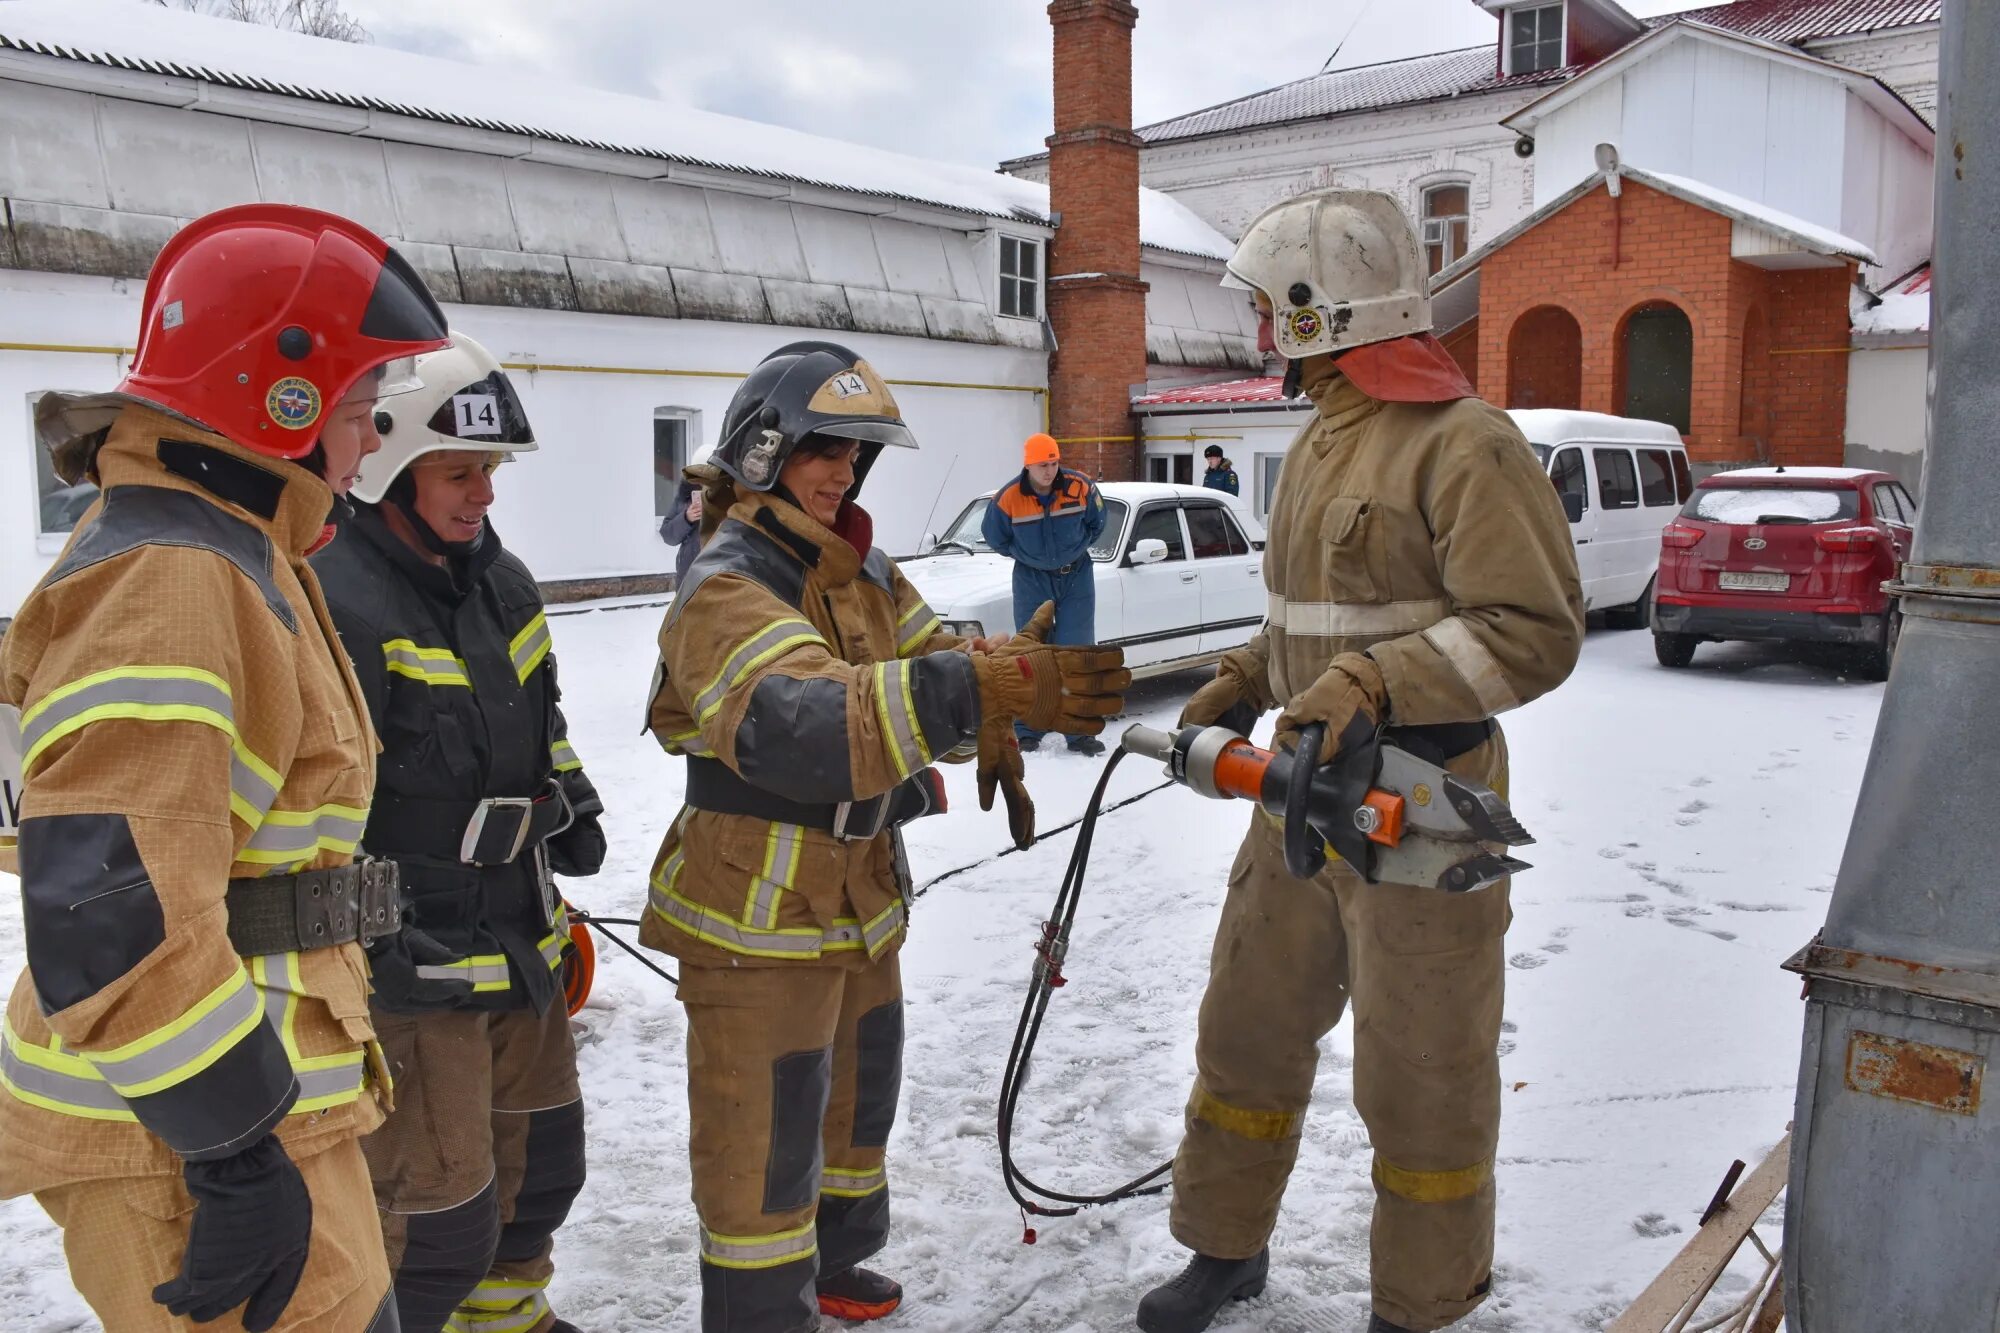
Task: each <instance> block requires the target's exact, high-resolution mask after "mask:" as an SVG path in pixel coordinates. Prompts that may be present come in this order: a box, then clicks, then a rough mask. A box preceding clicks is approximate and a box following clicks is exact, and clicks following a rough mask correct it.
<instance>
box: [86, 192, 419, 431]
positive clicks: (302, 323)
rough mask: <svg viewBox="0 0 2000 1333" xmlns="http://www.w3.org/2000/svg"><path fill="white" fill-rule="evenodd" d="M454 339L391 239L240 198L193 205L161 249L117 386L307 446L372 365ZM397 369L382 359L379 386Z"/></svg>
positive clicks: (328, 217) (203, 418)
mask: <svg viewBox="0 0 2000 1333" xmlns="http://www.w3.org/2000/svg"><path fill="white" fill-rule="evenodd" d="M446 340H447V331H446V327H445V318H444V312H443V311H442V310H440V309H438V304H437V302H436V301H434V300H432V299H431V294H430V292H429V291H428V290H426V289H425V287H424V283H423V279H422V278H421V277H419V276H418V275H417V272H416V270H415V269H413V268H411V267H410V264H409V261H408V260H406V259H404V258H403V257H402V256H401V255H399V254H397V253H396V252H395V251H394V250H393V249H391V248H390V247H389V243H388V242H387V241H384V240H383V239H382V238H381V237H379V236H377V235H375V233H373V232H371V231H369V230H368V229H367V228H366V227H363V226H361V225H359V224H358V223H354V222H350V221H348V220H347V219H346V218H342V217H336V216H334V215H333V214H331V213H322V212H319V211H318V210H316V209H311V208H299V207H297V206H295V205H292V204H243V205H240V206H238V207H235V208H225V209H222V210H220V211H219V212H215V213H210V214H208V215H207V216H206V217H200V218H196V219H195V220H194V221H193V222H190V223H189V224H188V225H187V226H185V227H183V228H182V229H181V230H180V232H179V233H178V234H176V235H175V236H174V238H173V239H172V240H170V241H168V242H167V245H166V248H165V249H163V250H161V251H160V256H159V258H158V259H156V260H154V261H153V269H152V272H151V273H150V274H149V275H148V276H147V278H146V300H145V305H144V308H143V312H142V323H141V326H140V329H139V350H138V354H137V355H136V356H134V357H133V359H132V369H131V371H130V372H128V373H127V374H126V376H125V380H124V382H123V383H122V384H120V385H119V386H118V388H119V391H120V392H121V393H128V394H131V395H132V396H133V397H135V398H143V399H145V400H147V401H148V402H153V403H157V404H159V405H160V406H162V407H166V408H171V409H172V410H174V411H176V412H179V413H181V414H182V415H183V416H187V417H192V418H193V419H194V420H196V421H199V422H201V423H202V424H203V425H205V426H207V427H209V428H210V429H211V430H214V431H215V432H216V433H218V434H220V435H224V436H227V437H228V438H229V439H232V440H234V441H236V443H238V444H240V445H242V446H243V447H244V448H246V449H254V450H256V451H257V452H258V453H260V454H269V455H271V456H273V457H276V458H303V457H304V456H305V455H307V454H309V453H311V452H312V450H313V446H314V445H315V444H316V443H317V442H318V440H319V429H318V428H319V426H320V423H321V421H322V420H323V418H324V417H325V415H326V412H327V409H329V408H331V407H332V406H333V405H334V404H335V403H338V402H340V401H341V400H342V399H343V398H345V397H347V395H348V393H349V392H350V391H351V390H352V389H353V388H354V387H355V385H356V384H358V383H359V382H360V381H361V378H362V376H364V375H366V374H368V373H369V372H370V371H372V370H375V369H377V368H379V367H385V366H387V365H388V363H390V362H392V361H395V360H397V359H398V358H402V357H414V356H415V355H416V354H417V353H419V352H428V351H431V350H433V349H435V348H439V347H443V346H444V345H445V343H446ZM397 378H398V377H396V376H395V375H394V373H393V372H385V374H384V376H383V383H382V386H381V392H383V393H390V392H395V391H396V390H397V389H398V388H400V387H403V386H402V385H401V384H400V383H392V382H391V381H392V380H395V379H397ZM409 387H414V385H411V386H409Z"/></svg>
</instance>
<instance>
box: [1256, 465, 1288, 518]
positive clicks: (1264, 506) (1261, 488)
mask: <svg viewBox="0 0 2000 1333" xmlns="http://www.w3.org/2000/svg"><path fill="white" fill-rule="evenodd" d="M1284 466H1285V456H1284V455H1283V454H1258V455H1257V517H1259V518H1267V517H1269V516H1270V513H1271V502H1272V501H1273V500H1274V499H1276V498H1277V495H1278V473H1279V472H1280V471H1281V470H1282V469H1283V468H1284Z"/></svg>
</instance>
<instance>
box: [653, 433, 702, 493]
mask: <svg viewBox="0 0 2000 1333" xmlns="http://www.w3.org/2000/svg"><path fill="white" fill-rule="evenodd" d="M700 430H701V413H700V412H697V411H696V410H695V409H693V408H691V407H656V408H654V409H653V517H654V518H666V517H667V516H668V515H670V514H672V513H673V512H674V498H675V496H677V495H678V494H679V492H680V484H681V469H682V468H684V467H686V466H687V465H688V463H689V461H690V460H691V459H692V458H693V456H694V451H695V449H696V448H697V447H699V445H700V443H701V441H700Z"/></svg>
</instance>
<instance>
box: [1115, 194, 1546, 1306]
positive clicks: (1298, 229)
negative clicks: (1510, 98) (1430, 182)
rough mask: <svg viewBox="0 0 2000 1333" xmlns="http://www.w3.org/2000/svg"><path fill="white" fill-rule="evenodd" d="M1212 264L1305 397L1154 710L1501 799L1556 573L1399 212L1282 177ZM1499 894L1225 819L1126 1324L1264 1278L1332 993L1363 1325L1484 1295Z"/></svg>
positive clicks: (1504, 920) (1518, 448) (1510, 428)
mask: <svg viewBox="0 0 2000 1333" xmlns="http://www.w3.org/2000/svg"><path fill="white" fill-rule="evenodd" d="M1226 281H1228V283H1229V285H1231V286H1238V287H1245V288H1248V289H1249V291H1250V293H1251V295H1252V299H1253V300H1254V302H1255V304H1256V307H1257V310H1258V313H1259V316H1260V319H1261V323H1262V327H1263V331H1264V336H1265V338H1267V339H1268V340H1269V342H1268V343H1267V346H1274V347H1275V350H1276V351H1277V352H1278V353H1279V354H1280V355H1281V356H1283V357H1284V358H1285V359H1286V360H1287V361H1288V362H1289V372H1288V375H1287V379H1288V381H1290V382H1291V384H1293V385H1296V386H1302V387H1303V388H1304V390H1305V392H1306V393H1307V394H1308V395H1310V397H1311V398H1312V401H1313V405H1314V407H1315V409H1316V411H1317V416H1316V417H1315V419H1314V420H1313V421H1312V422H1311V423H1310V424H1308V425H1307V426H1306V428H1305V430H1304V431H1302V432H1301V433H1300V435H1299V437H1298V438H1297V439H1296V440H1295V441H1293V443H1292V446H1291V449H1290V451H1289V453H1288V454H1287V455H1286V458H1285V464H1284V480H1283V483H1282V484H1281V485H1280V487H1279V490H1278V493H1277V496H1276V498H1275V500H1274V502H1273V506H1272V512H1271V518H1270V540H1269V544H1268V546H1267V554H1266V559H1265V563H1264V578H1265V584H1266V587H1267V589H1268V592H1269V609H1268V614H1267V618H1266V621H1265V625H1264V628H1263V630H1262V631H1261V632H1260V633H1259V634H1258V635H1257V636H1256V637H1255V638H1254V639H1252V641H1251V642H1250V644H1249V645H1248V646H1247V647H1245V648H1243V649H1240V650H1238V651H1236V652H1233V653H1231V654H1229V655H1228V656H1227V657H1225V658H1224V659H1223V662H1222V665H1221V667H1220V669H1219V670H1218V672H1217V675H1216V679H1215V680H1214V681H1213V682H1212V683H1210V684H1209V685H1207V686H1205V687H1203V688H1202V689H1201V690H1200V691H1199V692H1198V693H1197V694H1196V695H1195V696H1194V698H1193V699H1192V700H1190V701H1189V703H1188V706H1187V709H1186V711H1185V713H1184V714H1183V715H1182V719H1181V720H1182V722H1183V723H1185V724H1212V723H1217V722H1226V723H1228V724H1230V725H1234V726H1237V727H1238V728H1239V729H1241V730H1246V731H1247V730H1248V729H1249V724H1250V722H1251V721H1252V720H1254V718H1255V716H1256V715H1257V714H1261V713H1264V712H1267V711H1269V710H1271V709H1273V708H1279V709H1282V710H1283V711H1282V713H1281V715H1280V717H1279V719H1278V734H1277V743H1278V745H1279V747H1280V748H1281V749H1284V750H1292V749H1294V748H1295V747H1296V746H1297V744H1298V743H1299V739H1300V736H1301V733H1302V732H1305V733H1307V734H1312V732H1314V731H1316V730H1317V728H1315V726H1314V724H1319V725H1320V726H1323V727H1324V734H1325V741H1324V749H1323V750H1322V752H1321V758H1322V761H1323V762H1337V761H1338V760H1339V758H1340V756H1341V753H1342V750H1343V747H1345V748H1348V749H1351V748H1352V747H1354V746H1356V745H1361V744H1370V743H1373V742H1374V740H1375V736H1374V733H1375V730H1376V728H1377V727H1378V726H1380V727H1381V728H1382V733H1381V736H1380V741H1381V743H1382V744H1383V745H1384V746H1385V747H1395V748H1396V749H1397V750H1399V751H1401V752H1406V753H1408V754H1410V755H1415V756H1419V757H1422V758H1427V759H1429V760H1432V761H1434V762H1436V763H1438V764H1441V765H1442V766H1443V767H1444V768H1445V769H1447V770H1448V771H1449V772H1451V773H1453V774H1457V775H1460V776H1462V777H1465V778H1467V779H1470V780H1471V781H1472V782H1475V783H1479V784H1484V785H1485V786H1486V787H1490V788H1492V789H1493V790H1494V791H1497V792H1498V793H1500V794H1501V795H1503V796H1504V795H1505V793H1506V780H1507V773H1506V770H1507V754H1506V745H1505V742H1504V739H1503V738H1502V736H1501V733H1500V730H1499V728H1498V726H1497V725H1496V724H1495V723H1494V721H1493V717H1494V715H1496V714H1498V713H1502V712H1505V711H1507V710H1508V709H1510V708H1516V707H1519V706H1520V705H1521V704H1523V703H1526V702H1527V701H1529V700H1531V699H1533V698H1535V697H1537V696H1539V695H1541V694H1543V693H1546V692H1547V691H1548V690H1550V689H1553V688H1554V687H1555V686H1556V685H1558V684H1560V683H1561V682H1562V681H1563V679H1564V678H1565V677H1567V676H1568V674H1569V672H1570V670H1571V668H1572V667H1573V666H1574V665H1575V662H1576V657H1577V652H1578V649H1579V646H1580V644H1581V641H1582V638H1583V610H1582V596H1581V589H1580V586H1579V582H1578V578H1577V570H1576V561H1575V557H1574V555H1573V553H1572V551H1571V548H1570V538H1569V531H1568V526H1567V524H1566V523H1565V521H1564V517H1563V513H1562V509H1561V506H1560V505H1559V504H1558V503H1557V498H1556V495H1555V493H1554V490H1553V489H1552V488H1551V487H1550V485H1549V482H1548V478H1547V477H1546V476H1545V475H1544V474H1543V472H1542V470H1541V469H1540V468H1539V467H1538V466H1537V464H1536V461H1535V457H1534V454H1533V453H1532V452H1531V451H1530V449H1529V448H1528V445H1527V443H1526V441H1525V440H1524V439H1523V438H1522V436H1521V434H1520V432H1519V431H1518V430H1516V429H1515V427H1514V425H1513V424H1512V422H1511V421H1510V420H1509V419H1508V418H1507V417H1506V416H1505V415H1504V414H1503V413H1501V412H1499V411H1498V410H1496V409H1494V408H1492V407H1490V406H1488V405H1487V404H1486V403H1484V402H1482V401H1480V400H1479V399H1478V398H1477V397H1475V396H1474V394H1473V390H1472V388H1471V386H1470V385H1469V384H1467V383H1466V381H1465V379H1464V377H1463V376H1462V375H1461V373H1460V372H1459V370H1458V368H1457V366H1456V365H1455V364H1454V363H1453V362H1452V360H1451V359H1450V357H1449V355H1448V354H1447V353H1446V352H1445V351H1444V349H1443V348H1442V347H1441V346H1440V345H1439V343H1438V342H1437V340H1436V339H1435V338H1433V337H1432V336H1431V335H1430V333H1429V330H1430V328H1431V317H1430V307H1429V300H1428V297H1427V295H1426V288H1425V280H1424V269H1423V265H1422V262H1421V256H1420V253H1419V249H1418V246H1417V243H1416V238H1415V234H1414V231H1413V229H1412V227H1411V224H1410V221H1409V219H1408V218H1407V217H1406V216H1405V215H1404V213H1403V211H1402V209H1401V208H1400V207H1399V206H1398V204H1397V203H1396V202H1395V201H1394V200H1393V199H1392V198H1390V197H1389V196H1388V195H1384V194H1378V193H1374V192H1370V191H1358V190H1341V189H1333V190H1321V191H1317V192H1314V193H1311V194H1307V195H1303V196H1300V197H1298V198H1295V199H1290V200H1287V201H1285V202H1283V203H1281V204H1278V205H1276V206H1275V207H1273V208H1271V209H1270V210H1268V211H1266V212H1265V213H1264V214H1263V215H1262V216H1260V217H1259V218H1257V219H1256V221H1254V222H1253V223H1252V224H1251V226H1250V228H1249V230H1248V231H1247V232H1246V234H1245V236H1244V239H1243V241H1242V243H1241V245H1239V246H1238V248H1237V251H1236V255H1235V257H1234V259H1232V260H1231V262H1230V265H1229V278H1228V279H1227V280H1226ZM1387 752H1388V751H1387V750H1386V749H1385V753H1387ZM1315 850H1317V849H1315ZM1509 918H1510V912H1509V908H1508V903H1507V882H1506V881H1505V879H1500V880H1498V881H1497V882H1494V883H1491V884H1489V885H1487V886H1486V887H1483V888H1479V889H1476V890H1473V891H1470V892H1457V893H1455V892H1450V891H1447V890H1445V889H1442V888H1439V887H1435V886H1434V885H1433V884H1428V883H1427V884H1425V885H1422V886H1418V885H1413V884H1407V883H1394V882H1386V881H1385V882H1382V883H1370V882H1368V881H1367V880H1365V879H1364V878H1363V877H1362V876H1361V875H1360V874H1357V873H1356V872H1355V869H1354V868H1353V867H1352V866H1350V865H1349V864H1348V863H1347V862H1345V861H1343V860H1341V859H1340V858H1338V857H1334V858H1332V859H1330V860H1329V861H1328V863H1327V864H1326V866H1325V868H1324V869H1323V870H1321V871H1320V872H1319V873H1318V874H1317V875H1315V876H1314V877H1313V878H1312V879H1311V880H1310V881H1309V882H1306V883H1301V882H1300V881H1299V880H1298V879H1296V878H1294V877H1293V876H1292V875H1291V874H1290V873H1289V872H1288V870H1287V868H1286V857H1285V848H1284V836H1283V829H1282V828H1281V826H1280V822H1279V821H1278V820H1277V819H1275V818H1273V817H1272V816H1271V815H1269V814H1268V813H1266V812H1264V811H1259V812H1258V813H1256V814H1253V815H1252V817H1251V820H1250V830H1249V832H1248V834H1247V836H1246V837H1245V838H1244V842H1243V846H1242V849H1241V850H1240V851H1239V852H1238V854H1237V858H1236V864H1235V867H1234V868H1233V870H1232V871H1231V873H1230V880H1229V895H1228V899H1227V901H1226V903H1225V904H1224V907H1223V913H1222V920H1221V923H1220V925H1219V927H1218V929H1217V932H1216V939H1215V947H1214V953H1213V958H1212V962H1211V972H1210V978H1209V985H1208V991H1207V994H1206V996H1205V997H1204V999H1203V1001H1202V1008H1201V1033H1200V1039H1199V1042H1198V1044H1197V1049H1196V1060H1197V1066H1198V1075H1197V1079H1196V1082H1195V1086H1194V1090H1193V1092H1192V1094H1191V1096H1190V1098H1189V1101H1188V1107H1187V1132H1186V1137H1185V1139H1184V1140H1183V1142H1182V1144H1181V1148H1180V1154H1179V1156H1178V1158H1177V1159H1176V1162H1175V1166H1174V1204H1173V1231H1174V1235H1175V1237H1176V1238H1177V1239H1179V1240H1180V1241H1181V1242H1182V1243H1183V1244H1185V1245H1187V1246H1188V1247H1189V1248H1190V1249H1192V1250H1194V1251H1195V1257H1194V1259H1193V1261H1192V1262H1191V1263H1190V1264H1189V1265H1188V1266H1187V1268H1186V1270H1185V1271H1184V1272H1182V1273H1181V1274H1180V1275H1179V1276H1178V1277H1176V1278H1174V1279H1173V1280H1171V1281H1169V1282H1167V1283H1165V1284H1164V1285H1162V1286H1160V1287H1157V1288H1155V1289H1154V1290H1153V1291H1152V1292H1150V1293H1149V1294H1148V1295H1147V1296H1146V1297H1145V1299H1144V1300H1143V1301H1142V1302H1141V1304H1140V1307H1139V1315H1138V1323H1139V1327H1140V1328H1141V1329H1144V1330H1146V1331H1147V1333H1196V1331H1197V1330H1200V1329H1205V1328H1207V1327H1208V1326H1209V1324H1210V1322H1211V1321H1212V1320H1213V1319H1214V1318H1215V1316H1216V1314H1217V1313H1218V1312H1219V1311H1220V1310H1221V1308H1222V1307H1223V1306H1224V1305H1226V1304H1227V1303H1228V1302H1229V1301H1231V1300H1241V1299H1246V1298H1248V1297H1251V1296H1255V1295H1257V1294H1258V1293H1260V1292H1261V1291H1262V1290H1263V1288H1264V1284H1265V1279H1266V1273H1267V1270H1268V1267H1269V1250H1268V1248H1267V1244H1268V1241H1269V1238H1270V1235H1271V1232H1272V1229H1273V1227H1274V1226H1275V1224H1276V1221H1277V1215H1278V1207H1279V1202H1280V1200H1281V1199H1282V1197H1283V1194H1284V1189H1285V1183H1286V1179H1287V1177H1288V1176H1289V1175H1290V1173H1291V1168H1292V1164H1293V1162H1294V1160H1295V1159H1296V1157H1297V1154H1298V1149H1299V1133H1300V1125H1301V1122H1302V1120H1303V1118H1304V1113H1305V1110H1306V1106H1307V1103H1308V1101H1309V1099H1310V1097H1311V1094H1312V1086H1313V1078H1314V1071H1315V1067H1316V1063H1317V1043H1318V1041H1319V1039H1320V1038H1321V1037H1322V1036H1324V1035H1325V1034H1326V1033H1327V1032H1328V1031H1329V1030H1331V1029H1332V1028H1333V1026H1334V1025H1335V1024H1336V1023H1337V1022H1338V1021H1339V1019H1340V1016H1341V1013H1342V1011H1343V1010H1344V1009H1345V1007H1346V1006H1347V1004H1348V1003H1349V1002H1350V1001H1351V1002H1352V1003H1353V1005H1354V1009H1355V1036H1354V1044H1355V1058H1354V1083H1355V1103H1356V1106H1357V1107H1358V1108H1359V1110H1360V1112H1361V1115H1362V1118H1363V1119H1364V1121H1365V1122H1366V1123H1367V1126H1368V1130H1369V1136H1370V1139H1371V1141H1372V1144H1373V1148H1374V1180H1375V1211H1374V1226H1373V1233H1372V1237H1373V1256H1372V1257H1373V1294H1374V1315H1373V1320H1372V1322H1371V1324H1370V1330H1371V1333H1427V1331H1428V1330H1431V1329H1437V1328H1442V1327H1444V1326H1445V1325H1447V1324H1450V1323H1453V1322H1454V1321H1456V1320H1458V1319H1460V1318H1462V1317H1464V1316H1465V1315H1466V1314H1467V1313H1469V1312H1470V1311H1471V1310H1472V1309H1473V1308H1474V1307H1476V1306H1477V1305H1478V1304H1479V1303H1480V1302H1481V1301H1482V1300H1483V1299H1484V1298H1485V1297H1486V1295H1487V1292H1488V1289H1489V1287H1490V1285H1491V1277H1492V1257H1493V1221H1494V1182H1493V1166H1494V1160H1493V1159H1494V1148H1495V1144H1496V1143H1497V1140H1498V1136H1499V1122H1500V1075H1499V1060H1498V1056H1497V1046H1498V1042H1499V1036H1500V1017H1501V993H1502V980H1503V975H1504V970H1505V954H1504V948H1503V936H1504V934H1505V931H1506V928H1507V924H1508V921H1509Z"/></svg>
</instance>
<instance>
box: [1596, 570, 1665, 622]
mask: <svg viewBox="0 0 2000 1333" xmlns="http://www.w3.org/2000/svg"><path fill="white" fill-rule="evenodd" d="M1653 583H1654V580H1652V579H1648V580H1646V591H1644V592H1642V593H1640V594H1639V600H1638V601H1636V602H1633V603H1631V604H1630V605H1629V606H1614V607H1612V608H1610V609H1609V610H1607V611H1606V612H1605V613H1604V628H1606V629H1644V628H1646V626H1647V625H1649V624H1651V623H1652V619H1653Z"/></svg>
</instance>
